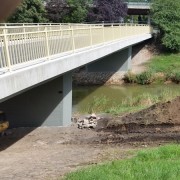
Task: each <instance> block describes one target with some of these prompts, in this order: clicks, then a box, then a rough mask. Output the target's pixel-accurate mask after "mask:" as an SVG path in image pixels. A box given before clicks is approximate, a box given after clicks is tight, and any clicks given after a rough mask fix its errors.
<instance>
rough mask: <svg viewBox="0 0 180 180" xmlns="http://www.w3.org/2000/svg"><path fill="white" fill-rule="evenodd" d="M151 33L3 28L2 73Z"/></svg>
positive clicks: (144, 28)
mask: <svg viewBox="0 0 180 180" xmlns="http://www.w3.org/2000/svg"><path fill="white" fill-rule="evenodd" d="M150 33H151V27H150V26H148V25H142V24H141V25H137V24H98V25H88V24H80V25H77V24H53V25H52V24H51V25H39V26H28V25H26V26H6V27H5V26H3V27H2V26H1V27H0V71H1V73H5V72H8V71H13V70H17V69H18V68H22V67H23V66H25V67H26V66H29V65H32V64H34V63H39V62H41V61H49V60H51V59H54V58H55V57H57V56H59V57H61V56H64V55H67V54H74V53H76V52H77V51H79V50H83V49H84V48H93V47H95V46H97V45H104V44H105V43H111V42H113V41H117V40H120V39H123V38H128V37H132V36H137V35H143V34H150Z"/></svg>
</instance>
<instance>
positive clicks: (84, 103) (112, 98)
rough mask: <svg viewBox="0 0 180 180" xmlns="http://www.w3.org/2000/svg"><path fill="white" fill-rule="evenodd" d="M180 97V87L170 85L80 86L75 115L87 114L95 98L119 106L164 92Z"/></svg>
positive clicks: (74, 104) (74, 95)
mask: <svg viewBox="0 0 180 180" xmlns="http://www.w3.org/2000/svg"><path fill="white" fill-rule="evenodd" d="M165 91H168V92H171V93H174V94H175V93H176V94H178V95H180V86H179V85H177V84H168V85H147V86H142V85H123V86H122V85H121V86H78V87H73V113H77V112H80V113H87V111H88V109H89V106H92V103H94V98H99V99H103V98H104V99H107V100H108V105H109V106H111V105H112V104H117V105H118V104H119V103H121V102H122V100H123V99H125V98H126V99H127V98H130V99H131V98H133V97H136V96H141V95H143V94H147V93H148V94H150V95H160V94H161V93H162V92H165Z"/></svg>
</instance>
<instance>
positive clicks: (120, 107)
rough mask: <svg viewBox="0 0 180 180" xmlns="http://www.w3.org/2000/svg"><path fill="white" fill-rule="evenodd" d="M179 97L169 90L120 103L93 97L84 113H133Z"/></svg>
mask: <svg viewBox="0 0 180 180" xmlns="http://www.w3.org/2000/svg"><path fill="white" fill-rule="evenodd" d="M177 96H180V91H172V90H170V89H168V88H167V89H164V90H161V92H159V93H158V94H150V93H143V94H141V95H138V96H135V97H128V98H124V99H123V100H122V101H121V102H120V103H113V102H111V101H110V100H109V99H108V98H107V97H106V96H104V95H103V96H98V97H97V96H94V97H93V99H92V101H91V102H89V104H88V105H87V106H86V107H85V108H84V110H83V112H85V113H100V112H105V113H110V114H113V115H119V114H123V113H127V112H135V111H138V110H141V109H144V108H147V107H149V106H151V105H153V104H155V103H158V102H165V101H168V100H171V99H173V98H175V97H177Z"/></svg>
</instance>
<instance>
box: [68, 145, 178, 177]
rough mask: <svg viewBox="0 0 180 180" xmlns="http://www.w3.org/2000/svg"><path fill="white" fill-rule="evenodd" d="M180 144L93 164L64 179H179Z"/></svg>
mask: <svg viewBox="0 0 180 180" xmlns="http://www.w3.org/2000/svg"><path fill="white" fill-rule="evenodd" d="M179 169H180V145H178V144H171V145H166V146H162V147H158V148H153V149H147V150H143V151H140V152H138V153H137V155H136V156H135V157H134V158H131V159H125V160H116V161H113V162H108V163H105V164H102V165H94V166H91V167H89V168H85V169H82V170H79V171H76V172H73V173H70V174H68V175H67V176H66V177H65V179H66V180H71V179H72V180H76V179H77V180H81V179H82V180H91V179H98V180H101V179H102V180H109V179H113V180H116V179H124V180H126V179H127V180H139V179H147V180H148V179H149V180H150V179H171V180H175V179H180V171H179Z"/></svg>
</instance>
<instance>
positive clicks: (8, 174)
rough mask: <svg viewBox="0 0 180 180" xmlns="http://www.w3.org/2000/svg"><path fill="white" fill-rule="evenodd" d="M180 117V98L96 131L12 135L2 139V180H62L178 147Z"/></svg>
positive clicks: (74, 129) (21, 130)
mask: <svg viewBox="0 0 180 180" xmlns="http://www.w3.org/2000/svg"><path fill="white" fill-rule="evenodd" d="M179 112H180V97H177V98H176V99H174V100H172V101H169V102H166V103H163V104H156V105H153V106H151V107H150V108H148V109H146V110H142V111H140V112H137V113H134V114H126V115H124V116H122V117H116V118H113V119H111V118H104V119H101V120H99V122H98V126H97V128H96V130H92V129H90V130H89V129H78V128H77V126H76V124H74V125H73V126H72V127H66V128H62V127H43V128H36V129H32V128H18V129H13V130H11V134H9V135H7V136H3V137H0V174H1V176H0V179H2V180H10V179H14V180H32V179H36V180H44V179H48V180H49V179H61V178H62V177H63V175H64V174H65V173H67V172H70V171H73V170H75V169H77V168H81V167H85V166H87V165H90V164H97V163H100V162H104V161H107V160H114V159H122V158H129V157H132V155H133V153H132V151H137V150H139V149H143V148H148V147H154V146H159V145H162V144H164V143H169V142H179V140H180V113H179ZM130 150H131V151H130ZM129 151H130V152H129Z"/></svg>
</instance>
